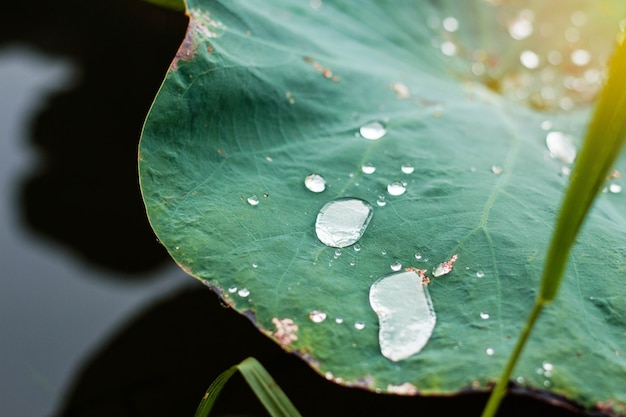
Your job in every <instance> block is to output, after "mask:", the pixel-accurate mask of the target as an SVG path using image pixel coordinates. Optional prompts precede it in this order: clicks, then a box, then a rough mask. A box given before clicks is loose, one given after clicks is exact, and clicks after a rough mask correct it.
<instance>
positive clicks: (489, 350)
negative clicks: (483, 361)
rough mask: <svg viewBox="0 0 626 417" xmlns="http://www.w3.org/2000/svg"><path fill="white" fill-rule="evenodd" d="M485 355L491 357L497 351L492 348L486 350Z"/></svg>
mask: <svg viewBox="0 0 626 417" xmlns="http://www.w3.org/2000/svg"><path fill="white" fill-rule="evenodd" d="M485 353H486V354H487V355H489V356H492V355H493V354H494V353H495V351H494V350H493V349H492V348H487V349H485Z"/></svg>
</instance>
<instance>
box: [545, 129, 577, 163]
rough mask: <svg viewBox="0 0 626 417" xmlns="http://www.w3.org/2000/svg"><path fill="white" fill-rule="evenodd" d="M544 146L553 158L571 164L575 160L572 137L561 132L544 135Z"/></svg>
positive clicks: (574, 147)
mask: <svg viewBox="0 0 626 417" xmlns="http://www.w3.org/2000/svg"><path fill="white" fill-rule="evenodd" d="M546 146H547V147H548V150H549V151H550V155H551V156H552V157H553V158H557V159H560V160H561V161H563V162H565V163H566V164H571V163H572V162H574V159H576V146H575V145H574V139H573V138H572V136H570V135H568V134H566V133H563V132H556V131H555V132H549V133H548V134H547V135H546Z"/></svg>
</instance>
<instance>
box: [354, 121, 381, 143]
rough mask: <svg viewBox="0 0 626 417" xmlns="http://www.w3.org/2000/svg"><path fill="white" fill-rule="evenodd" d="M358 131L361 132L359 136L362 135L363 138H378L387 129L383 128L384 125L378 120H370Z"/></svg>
mask: <svg viewBox="0 0 626 417" xmlns="http://www.w3.org/2000/svg"><path fill="white" fill-rule="evenodd" d="M359 133H361V136H363V137H364V138H365V139H369V140H378V139H380V138H382V137H383V136H385V133H387V130H386V129H385V126H384V125H383V124H382V123H380V122H370V123H368V124H365V125H363V126H361V129H359Z"/></svg>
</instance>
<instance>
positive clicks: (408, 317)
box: [369, 272, 437, 362]
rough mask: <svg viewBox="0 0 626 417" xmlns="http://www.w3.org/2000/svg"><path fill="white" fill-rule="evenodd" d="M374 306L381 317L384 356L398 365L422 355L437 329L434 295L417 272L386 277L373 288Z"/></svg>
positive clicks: (381, 345) (380, 341)
mask: <svg viewBox="0 0 626 417" xmlns="http://www.w3.org/2000/svg"><path fill="white" fill-rule="evenodd" d="M369 299H370V305H371V306H372V309H373V310H374V312H375V313H376V315H377V316H378V320H379V323H380V330H379V334H378V341H379V344H380V350H381V353H382V354H383V356H384V357H386V358H387V359H389V360H391V361H393V362H397V361H400V360H403V359H406V358H408V357H410V356H412V355H415V354H416V353H418V352H419V351H420V350H422V348H423V347H424V346H425V345H426V343H427V342H428V339H430V336H431V334H432V332H433V329H434V328H435V323H436V320H437V318H436V316H435V310H434V308H433V304H432V301H431V299H430V295H429V294H428V290H427V288H426V286H425V285H422V279H421V278H420V277H419V276H418V275H417V274H416V273H415V272H400V273H396V274H391V275H386V276H384V277H382V278H380V279H379V280H377V281H376V282H375V283H374V284H373V285H372V287H371V288H370V296H369Z"/></svg>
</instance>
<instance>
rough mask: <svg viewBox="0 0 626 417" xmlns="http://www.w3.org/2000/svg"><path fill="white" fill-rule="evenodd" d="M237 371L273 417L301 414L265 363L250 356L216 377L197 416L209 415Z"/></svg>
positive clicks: (203, 399)
mask: <svg viewBox="0 0 626 417" xmlns="http://www.w3.org/2000/svg"><path fill="white" fill-rule="evenodd" d="M235 371H239V372H241V375H242V376H243V377H244V379H245V380H246V382H247V383H248V385H249V386H250V388H252V391H253V392H254V394H255V395H256V396H257V398H258V399H259V400H260V401H261V403H262V404H263V406H264V407H265V409H266V410H267V412H268V413H269V414H270V415H271V416H272V417H299V416H300V413H299V412H298V410H297V409H296V407H294V405H293V404H292V403H291V401H290V400H289V398H287V396H286V395H285V393H284V392H283V391H282V390H281V389H280V387H279V386H278V384H277V383H276V382H275V381H274V379H273V378H272V376H271V375H270V374H269V373H268V372H267V371H266V370H265V368H264V367H263V365H261V363H260V362H259V361H257V360H256V359H255V358H252V357H250V358H246V359H244V360H243V361H241V363H239V364H238V365H234V366H231V367H230V368H228V369H227V370H226V371H224V372H222V373H221V374H220V375H219V376H218V377H217V378H215V381H213V383H212V384H211V386H210V387H209V389H208V390H207V391H206V393H205V394H204V397H203V398H202V401H200V404H199V405H198V409H197V410H196V414H195V417H207V416H208V415H209V413H210V412H211V410H212V409H213V406H214V404H215V401H217V397H218V396H219V395H220V393H221V392H222V389H223V388H224V385H226V382H228V380H229V379H230V377H231V376H232V375H233V374H234V373H235Z"/></svg>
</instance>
